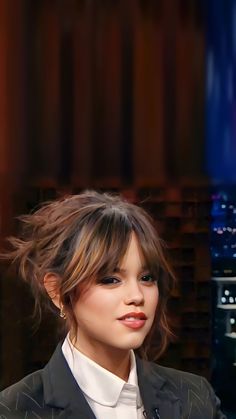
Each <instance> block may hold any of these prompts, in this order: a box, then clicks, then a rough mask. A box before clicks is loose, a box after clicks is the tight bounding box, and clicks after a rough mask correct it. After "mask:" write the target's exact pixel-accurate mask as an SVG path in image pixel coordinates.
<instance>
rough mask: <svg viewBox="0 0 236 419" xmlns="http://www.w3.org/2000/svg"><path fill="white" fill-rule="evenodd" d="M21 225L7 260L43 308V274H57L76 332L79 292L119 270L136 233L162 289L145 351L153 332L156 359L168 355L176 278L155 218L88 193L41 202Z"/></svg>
mask: <svg viewBox="0 0 236 419" xmlns="http://www.w3.org/2000/svg"><path fill="white" fill-rule="evenodd" d="M20 224H21V232H20V234H19V236H18V237H10V238H9V241H10V244H11V250H10V251H9V252H7V253H5V256H4V258H5V259H8V260H10V261H11V262H13V263H15V264H16V265H17V267H18V269H19V274H20V276H21V277H22V278H23V279H24V281H26V282H27V283H29V284H30V286H31V289H32V292H33V295H34V298H35V304H36V307H37V308H38V309H39V310H40V309H41V307H42V304H41V303H42V297H47V298H48V295H47V293H46V291H45V288H44V277H45V275H46V274H47V273H55V274H57V275H58V278H59V279H58V281H59V282H58V285H57V287H58V290H59V295H60V300H61V302H62V304H63V306H64V309H65V312H66V317H67V322H68V327H69V328H70V329H73V330H74V331H75V330H76V326H77V325H76V319H75V316H74V313H73V307H74V304H75V301H76V300H77V299H78V298H79V292H80V290H82V289H83V287H84V286H89V285H90V284H91V282H93V281H94V280H95V279H96V277H97V276H98V275H101V274H106V273H108V272H111V271H113V270H114V268H115V267H116V266H118V264H119V262H120V261H121V260H122V257H123V256H124V254H125V252H126V249H127V246H128V243H129V240H130V235H131V233H132V232H134V233H135V235H136V237H137V239H138V242H139V245H140V248H141V250H142V253H143V256H144V259H145V262H146V265H147V267H148V268H149V269H150V270H151V272H153V274H154V275H155V276H156V278H158V287H159V302H158V307H157V313H156V320H155V321H154V324H153V327H152V330H151V332H150V333H149V335H148V336H147V338H146V339H145V342H144V349H145V347H146V346H147V344H148V343H149V341H150V338H151V336H152V334H153V332H154V331H155V336H157V339H156V340H157V356H159V355H160V354H161V353H162V352H163V351H164V349H165V348H166V345H167V343H168V341H169V338H170V335H171V331H170V328H169V325H168V321H167V316H166V303H167V299H168V297H169V295H170V292H171V290H172V288H173V284H174V276H173V274H172V271H171V268H170V266H169V264H168V262H167V260H166V258H165V255H164V253H163V246H162V242H161V240H160V238H159V237H158V234H157V232H156V229H155V227H154V226H153V222H152V219H151V218H150V216H149V215H148V214H147V213H146V212H145V211H144V210H143V209H142V208H140V207H138V206H136V205H133V204H131V203H129V202H127V201H125V200H124V199H123V198H121V197H120V196H118V195H111V194H108V193H98V192H95V191H85V192H83V193H81V194H79V195H71V196H66V197H64V198H60V199H57V200H55V201H53V202H49V203H45V204H43V206H42V207H41V208H39V209H37V210H36V211H35V212H34V213H33V214H30V215H24V216H21V217H20ZM78 290H79V292H78ZM81 292H82V291H81ZM155 343H156V342H155Z"/></svg>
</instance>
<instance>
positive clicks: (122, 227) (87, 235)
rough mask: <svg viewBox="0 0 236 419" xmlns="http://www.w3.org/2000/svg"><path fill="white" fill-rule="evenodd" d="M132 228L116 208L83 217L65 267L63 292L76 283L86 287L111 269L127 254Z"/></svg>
mask: <svg viewBox="0 0 236 419" xmlns="http://www.w3.org/2000/svg"><path fill="white" fill-rule="evenodd" d="M132 231H133V229H132V223H131V222H130V220H129V218H128V217H127V214H125V213H124V212H122V211H119V210H117V209H111V208H109V209H105V210H104V208H103V209H102V210H101V209H99V211H97V212H96V213H93V214H92V215H90V216H89V217H86V220H84V223H83V227H82V228H81V229H80V232H79V234H78V233H77V240H76V243H75V249H74V254H73V257H72V259H71V261H70V262H69V264H68V266H67V269H66V275H67V278H68V281H66V282H67V287H66V292H68V291H71V290H72V289H73V288H75V287H77V285H79V284H80V285H81V286H82V288H84V286H85V287H87V286H89V285H91V284H92V283H93V282H94V281H95V280H96V279H97V277H98V276H100V275H105V274H108V273H111V272H113V271H114V270H115V268H116V267H117V266H118V265H119V263H120V261H121V260H122V258H123V256H124V255H125V253H126V250H127V247H128V244H129V241H130V238H131V233H132ZM82 284H83V285H82ZM79 288H80V289H82V288H81V287H79Z"/></svg>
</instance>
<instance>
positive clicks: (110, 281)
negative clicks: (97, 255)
mask: <svg viewBox="0 0 236 419" xmlns="http://www.w3.org/2000/svg"><path fill="white" fill-rule="evenodd" d="M98 283H99V284H101V285H115V284H119V283H120V279H118V278H115V277H114V276H109V277H106V278H102V279H100V280H99V281H98Z"/></svg>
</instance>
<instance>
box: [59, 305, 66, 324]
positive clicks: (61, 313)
mask: <svg viewBox="0 0 236 419" xmlns="http://www.w3.org/2000/svg"><path fill="white" fill-rule="evenodd" d="M60 317H61V318H62V319H64V320H66V313H65V312H64V306H63V304H62V305H61V307H60Z"/></svg>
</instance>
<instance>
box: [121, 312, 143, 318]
mask: <svg viewBox="0 0 236 419" xmlns="http://www.w3.org/2000/svg"><path fill="white" fill-rule="evenodd" d="M118 320H147V316H146V314H144V313H142V312H139V313H136V312H131V313H126V314H124V316H122V317H120V318H119V319H118Z"/></svg>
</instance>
